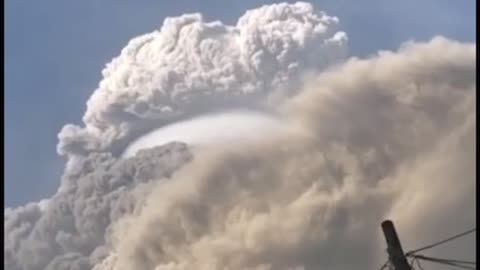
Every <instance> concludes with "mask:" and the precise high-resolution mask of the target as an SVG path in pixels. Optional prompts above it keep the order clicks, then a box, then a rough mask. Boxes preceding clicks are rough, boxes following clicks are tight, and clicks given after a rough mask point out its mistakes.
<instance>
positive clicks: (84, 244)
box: [4, 143, 192, 270]
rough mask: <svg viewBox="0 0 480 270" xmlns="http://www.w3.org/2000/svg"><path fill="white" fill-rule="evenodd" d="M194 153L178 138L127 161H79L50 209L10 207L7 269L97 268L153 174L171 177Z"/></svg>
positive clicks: (100, 158)
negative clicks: (114, 227)
mask: <svg viewBox="0 0 480 270" xmlns="http://www.w3.org/2000/svg"><path fill="white" fill-rule="evenodd" d="M191 158H192V156H191V153H190V151H188V149H187V146H186V145H184V144H180V143H172V144H168V145H165V146H162V147H157V148H153V149H149V150H144V151H140V152H139V153H138V154H137V156H136V157H134V158H130V159H126V160H117V159H115V158H113V157H112V156H111V155H110V154H107V153H102V154H91V155H90V156H89V157H87V158H83V159H81V160H77V162H76V163H75V166H73V167H71V168H70V170H68V171H67V172H66V173H65V175H64V177H63V179H62V184H61V190H59V192H58V193H57V194H56V195H55V196H54V197H53V198H51V199H50V201H49V202H48V205H47V206H46V209H44V210H42V209H41V208H40V207H39V205H37V204H29V205H26V206H24V207H20V208H17V209H14V210H6V211H5V225H4V227H5V267H6V269H9V270H14V269H15V270H16V269H49V270H54V269H55V270H57V269H58V270H60V269H91V268H92V265H94V264H95V263H96V262H97V261H98V260H100V259H102V258H103V257H104V256H105V255H106V252H108V247H106V246H105V244H106V241H105V236H106V235H107V233H108V229H109V227H110V225H111V224H112V223H114V222H116V221H117V220H119V219H120V217H122V216H123V215H125V214H126V213H132V211H133V210H134V208H135V206H136V205H137V204H140V203H141V201H142V200H141V198H142V197H143V196H145V193H146V192H148V190H149V188H148V186H149V185H151V180H152V179H164V178H169V177H170V176H171V174H172V173H173V172H174V171H176V170H177V169H178V167H180V166H182V165H183V164H184V163H186V162H188V161H189V160H190V159H191ZM136 196H140V197H136ZM139 198H140V199H139Z"/></svg>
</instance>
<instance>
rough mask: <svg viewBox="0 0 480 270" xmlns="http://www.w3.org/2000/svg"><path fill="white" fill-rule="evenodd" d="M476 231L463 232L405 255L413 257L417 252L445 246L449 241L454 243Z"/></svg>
mask: <svg viewBox="0 0 480 270" xmlns="http://www.w3.org/2000/svg"><path fill="white" fill-rule="evenodd" d="M476 230H477V228H473V229H471V230H468V231H466V232H463V233H460V234H457V235H454V236H452V237H449V238H447V239H445V240H442V241H439V242H436V243H433V244H431V245H428V246H424V247H422V248H418V249H415V250H412V251H409V252H407V253H405V255H406V256H408V255H412V254H414V253H417V252H419V251H422V250H425V249H429V248H433V247H436V246H438V245H441V244H444V243H446V242H449V241H452V240H454V239H457V238H459V237H462V236H465V235H467V234H470V233H472V232H474V231H476Z"/></svg>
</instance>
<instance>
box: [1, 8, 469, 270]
mask: <svg viewBox="0 0 480 270" xmlns="http://www.w3.org/2000/svg"><path fill="white" fill-rule="evenodd" d="M337 25H338V20H337V19H336V18H334V17H329V16H327V15H326V14H324V13H322V12H318V11H315V10H314V9H313V7H312V6H311V5H310V4H306V3H297V4H278V5H271V6H265V7H261V8H259V9H256V10H252V11H248V12H247V13H246V14H245V15H244V16H242V17H241V18H240V19H239V21H238V23H237V25H236V26H226V25H223V24H222V23H219V22H213V23H207V22H204V21H203V20H202V18H201V16H200V15H185V16H181V17H178V18H169V19H167V20H166V21H165V23H164V26H163V27H162V29H161V30H160V31H157V32H154V33H151V34H148V35H145V36H142V37H139V38H136V39H134V40H132V41H131V42H130V44H129V45H128V46H127V47H126V48H125V49H124V50H123V51H122V53H121V55H120V56H119V57H118V58H116V59H114V61H113V62H112V63H110V64H109V65H108V67H107V68H106V70H105V71H104V79H103V80H102V82H101V83H100V86H99V88H98V89H97V90H96V91H95V92H94V94H93V95H92V97H91V98H90V100H89V101H88V106H87V107H88V108H87V112H86V113H85V116H84V119H83V120H84V124H85V127H78V126H72V125H68V126H66V127H65V128H64V129H63V130H62V132H61V133H60V135H59V137H60V143H59V147H58V150H59V152H60V153H61V154H64V155H67V156H68V157H69V160H70V163H69V165H70V166H68V167H67V169H66V171H65V175H64V177H63V178H62V183H61V187H60V189H59V191H58V192H57V194H55V195H54V196H53V197H52V198H49V199H48V201H45V202H43V203H41V204H35V203H31V204H28V205H26V206H23V207H19V208H16V209H6V210H5V214H4V216H5V217H4V220H5V224H4V228H5V233H4V236H5V249H4V255H5V260H4V266H5V268H6V269H8V270H40V269H52V270H53V269H56V270H59V269H60V270H61V269H72V270H73V269H75V270H79V269H80V270H87V269H95V270H113V269H115V270H132V269H136V270H167V269H168V270H180V269H182V270H184V269H199V270H215V269H219V270H220V269H223V270H240V269H241V270H244V269H249V270H254V269H255V270H273V269H276V270H277V269H278V270H283V269H285V270H287V269H292V270H293V269H295V270H299V269H305V270H309V269H335V270H342V269H344V270H351V269H352V270H353V269H373V268H375V267H378V263H381V262H382V261H383V260H384V259H385V252H384V243H383V239H382V238H381V237H382V236H381V232H380V230H379V224H380V222H381V221H382V220H383V219H386V218H392V219H393V220H394V221H395V222H396V224H397V227H398V228H399V231H400V233H401V234H402V236H405V237H404V241H405V242H406V243H409V246H418V245H422V244H423V243H425V242H430V241H431V240H432V239H438V238H441V237H442V236H444V235H445V234H448V233H450V232H452V231H453V232H456V231H458V228H460V227H461V228H464V227H469V226H471V225H472V223H474V222H475V204H474V199H475V191H474V190H475V188H474V187H475V151H474V149H475V146H476V143H475V137H474V135H475V127H476V118H475V97H476V90H475V87H476V82H475V80H476V73H475V71H476V70H475V69H476V64H475V58H476V54H475V46H476V45H475V44H465V43H458V42H455V41H451V40H447V39H445V38H441V37H437V38H434V39H432V40H431V41H429V42H427V43H412V42H410V43H407V44H405V45H403V46H402V47H401V48H400V49H399V50H398V52H380V53H379V54H378V55H377V56H374V57H372V58H370V59H356V58H351V59H348V60H347V61H344V60H345V59H344V57H345V46H346V44H345V42H346V36H345V34H344V33H343V32H340V31H338V29H337ZM342 61H343V62H342ZM333 64H335V65H333ZM306 74H308V76H307V75H306ZM238 107H240V108H242V109H247V110H248V109H255V110H260V111H267V112H268V115H272V116H273V117H274V118H272V119H275V121H274V122H273V123H274V124H272V122H269V121H270V120H272V119H270V118H268V119H269V120H268V121H267V120H266V123H271V124H272V126H271V128H269V129H268V130H267V131H268V132H263V131H262V132H261V133H260V132H259V133H260V134H259V136H257V137H258V138H261V139H255V140H241V139H239V140H234V141H233V142H232V140H227V141H223V142H221V143H217V144H216V143H210V144H209V147H192V146H189V145H186V144H183V143H170V144H166V145H163V146H160V147H154V148H151V149H144V148H149V147H150V146H151V145H155V144H157V143H160V144H161V143H163V141H162V142H153V143H151V144H150V142H149V144H147V145H146V146H145V145H144V146H141V147H138V148H135V147H134V151H133V152H131V153H130V154H127V155H126V156H124V157H120V155H121V154H122V153H124V151H125V150H126V147H127V145H135V144H136V143H139V141H137V142H135V141H134V140H135V139H136V138H138V137H139V136H140V135H143V134H145V133H146V132H148V131H150V130H153V129H157V128H160V127H164V126H166V125H170V124H171V123H174V122H177V121H179V120H184V119H190V118H191V117H193V116H197V115H203V114H205V113H210V112H218V111H224V110H225V109H238ZM257 119H258V118H257ZM255 131H260V129H255ZM240 137H242V136H238V137H235V138H240ZM162 139H165V137H162ZM155 140H156V138H155ZM140 142H141V141H140ZM132 143H133V144H132ZM139 149H143V150H141V151H138V152H137V150H139ZM127 150H128V149H127ZM127 152H128V151H127ZM135 152H136V153H135ZM47 202H48V203H47ZM422 228H423V229H422ZM425 228H428V231H429V234H418V233H416V232H419V231H422V230H423V231H426V230H427V229H425ZM463 251H464V253H468V252H470V253H471V250H469V249H463ZM453 253H454V252H453ZM470 253H469V254H470ZM471 255H472V256H473V253H472V254H471Z"/></svg>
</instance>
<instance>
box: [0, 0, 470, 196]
mask: <svg viewBox="0 0 480 270" xmlns="http://www.w3.org/2000/svg"><path fill="white" fill-rule="evenodd" d="M275 2H278V1H260V0H259V1H254V0H244V1H233V0H232V1H213V0H203V1H196V0H190V1H161V0H156V1H152V0H142V1H122V0H120V1H119V0H102V1H98V0H82V1H62V0H46V1H26V0H6V1H5V71H4V72H5V73H4V74H5V141H4V144H5V154H4V155H5V158H4V160H5V161H4V162H5V164H4V165H5V175H4V183H5V195H6V205H7V206H17V205H20V204H24V203H26V202H28V201H32V200H39V199H42V198H46V197H48V196H50V195H51V194H52V193H54V192H55V190H56V188H57V187H58V183H59V179H60V176H61V174H62V168H63V166H64V161H63V160H62V159H61V158H59V157H58V156H57V154H56V150H55V146H56V143H57V133H58V131H59V130H60V128H61V127H62V126H63V125H64V124H66V123H80V121H81V117H82V115H83V112H84V110H85V102H86V100H87V98H88V97H89V96H90V95H91V93H92V92H93V91H94V90H95V88H96V86H97V84H98V82H99V80H100V78H101V70H102V69H103V67H104V65H105V64H106V63H107V62H109V61H110V60H111V59H112V57H114V56H116V55H117V54H119V52H120V50H121V48H122V47H124V46H125V45H126V43H127V42H128V40H129V39H131V38H132V37H134V36H137V35H140V34H144V33H147V32H150V31H152V30H154V29H157V28H159V26H160V25H161V24H162V22H163V19H164V18H165V17H166V16H177V15H181V14H183V13H191V12H201V13H203V14H204V16H205V17H206V18H207V19H209V20H217V19H218V20H221V21H223V22H225V23H235V22H236V19H237V18H238V17H239V16H240V15H241V14H243V13H244V12H245V10H246V9H250V8H255V7H257V6H259V5H262V4H269V3H275ZM289 2H295V1H289ZM311 2H312V3H314V5H315V6H316V7H317V8H319V9H322V10H324V11H326V12H327V13H328V14H329V15H335V16H337V17H339V19H340V22H341V24H342V28H343V29H344V30H345V31H346V32H347V34H348V36H349V47H350V53H351V55H355V56H366V55H369V54H373V53H375V52H376V51H377V50H379V49H396V48H397V47H398V46H399V45H400V44H401V43H402V42H404V41H406V40H411V39H414V40H428V39H430V38H431V37H433V36H435V35H444V36H447V37H450V38H453V39H457V40H461V41H474V40H475V0H458V1H448V0H436V1H428V0H425V1H415V0H406V1H394V0H368V1H354V0H350V1H346V0H331V1H311Z"/></svg>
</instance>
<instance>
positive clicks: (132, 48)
mask: <svg viewBox="0 0 480 270" xmlns="http://www.w3.org/2000/svg"><path fill="white" fill-rule="evenodd" d="M346 41H347V37H346V34H345V33H344V32H341V31H339V30H338V19H337V18H335V17H331V16H328V15H326V14H325V13H324V12H322V11H317V10H314V9H313V7H312V6H311V5H310V4H307V3H296V4H276V5H270V6H263V7H260V8H258V9H254V10H250V11H247V12H246V13H245V15H243V16H242V17H240V19H239V20H238V22H237V24H236V25H234V26H229V25H225V24H223V23H221V22H218V21H215V22H206V21H204V19H203V17H202V16H201V15H200V14H187V15H183V16H180V17H172V18H167V19H166V20H165V22H164V24H163V26H162V27H161V29H160V30H159V31H154V32H152V33H150V34H146V35H143V36H140V37H137V38H134V39H133V40H131V41H130V42H129V44H128V45H127V46H126V47H125V48H124V49H123V50H122V53H121V54H120V55H119V56H118V57H117V58H115V59H113V61H112V62H110V63H109V64H108V65H107V67H106V68H105V69H104V70H103V79H102V81H101V82H100V85H99V87H98V89H96V90H95V92H94V93H93V95H92V96H91V97H90V99H89V100H88V102H87V111H86V112H85V115H84V116H83V122H84V124H85V126H84V127H80V126H75V125H66V126H65V127H64V128H63V129H62V131H61V132H60V134H59V144H58V151H59V153H60V154H62V155H68V156H77V155H86V154H88V153H90V152H98V151H109V152H113V153H114V154H117V155H118V154H119V152H121V151H122V150H123V148H124V147H125V146H126V144H129V143H130V142H131V141H132V140H133V139H135V138H137V137H138V136H139V135H142V134H144V133H145V132H147V131H150V130H152V129H156V128H159V127H161V126H164V125H167V124H169V123H172V122H175V121H177V120H178V119H182V118H185V117H189V116H192V115H196V114H200V113H203V112H206V111H209V110H221V109H222V108H225V107H227V108H228V107H232V106H237V105H238V104H241V105H242V106H243V107H245V106H248V107H258V106H263V103H265V99H266V96H270V95H275V93H274V92H278V91H280V90H281V89H284V90H285V89H294V88H292V87H291V86H292V85H294V84H295V82H296V81H298V79H299V76H300V75H301V74H302V73H303V72H305V71H307V70H313V71H318V70H322V69H324V68H326V67H328V66H330V65H332V64H334V63H337V62H339V61H341V60H343V59H344V58H345V57H346ZM277 95H278V94H277ZM287 95H288V93H287Z"/></svg>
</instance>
